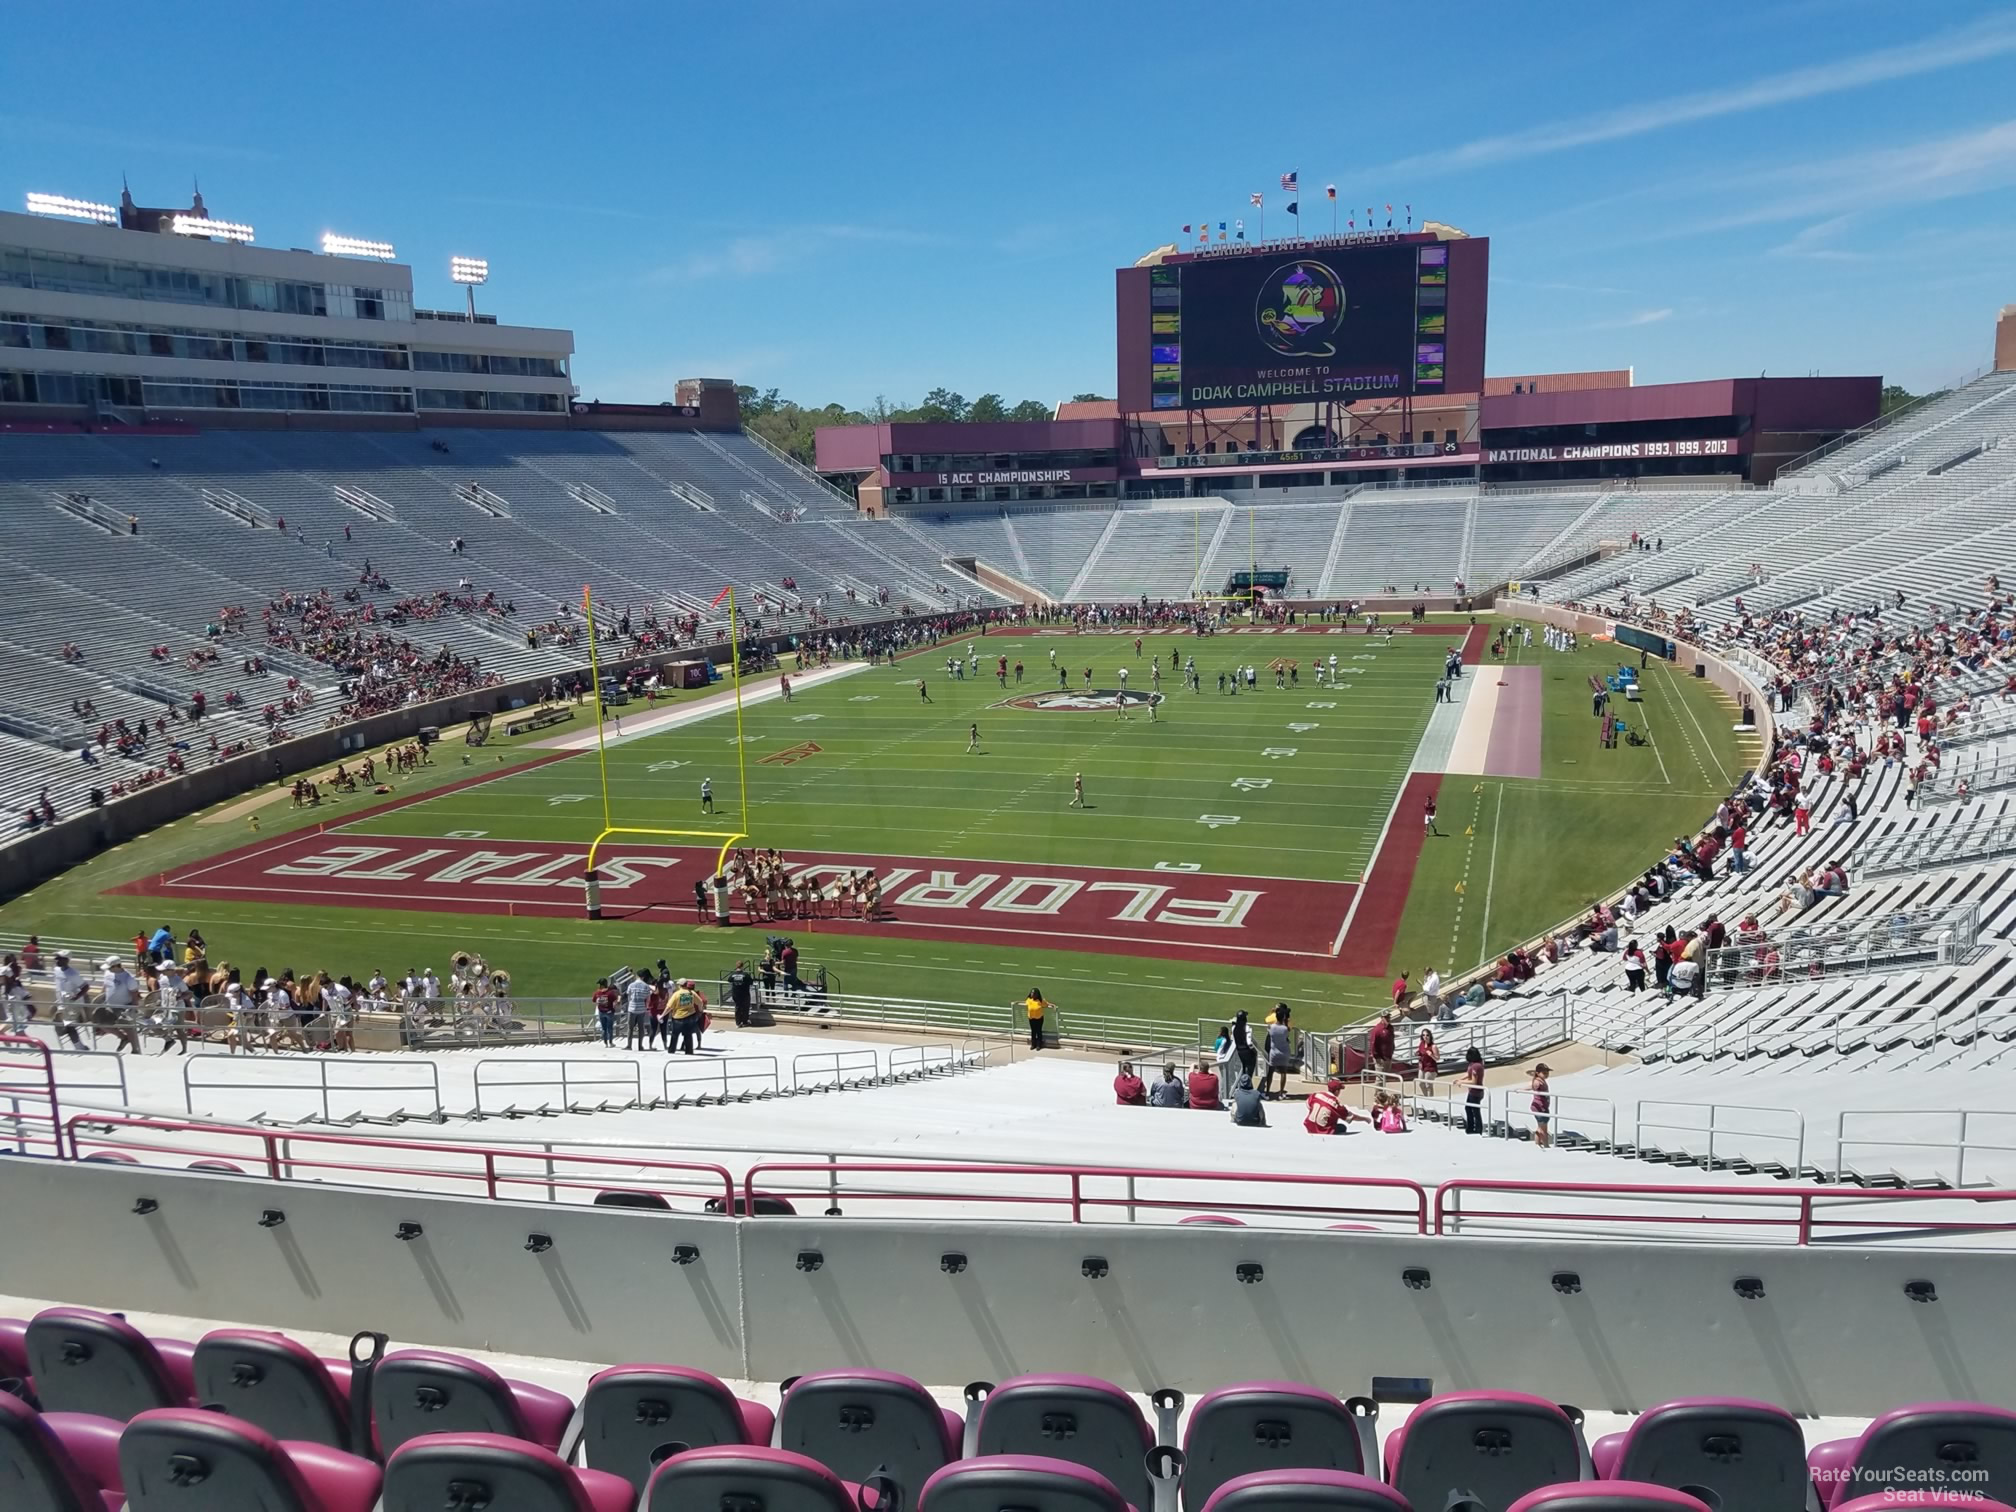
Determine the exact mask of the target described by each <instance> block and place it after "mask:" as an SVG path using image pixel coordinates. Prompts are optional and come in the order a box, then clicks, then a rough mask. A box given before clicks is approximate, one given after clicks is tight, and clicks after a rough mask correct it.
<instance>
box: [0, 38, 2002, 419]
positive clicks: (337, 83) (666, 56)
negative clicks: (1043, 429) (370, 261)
mask: <svg viewBox="0 0 2016 1512" xmlns="http://www.w3.org/2000/svg"><path fill="white" fill-rule="evenodd" d="M1270 14H1271V15H1272V17H1273V19H1272V20H1270V21H1268V22H1266V23H1265V24H1257V23H1259V22H1260V17H1259V16H1258V15H1257V14H1256V13H1254V12H1252V11H1249V10H1248V9H1246V8H1245V7H1243V6H1241V5H1238V4H1236V3H1231V0H1223V3H1219V4H1210V5H1204V4H1190V3H1164V4H1157V5H1154V6H1152V7H1151V6H1148V5H1146V4H1141V3H1128V4H1105V5H1102V4H1097V3H1092V4H1087V3H1085V0H1075V3H1054V0H1030V3H1017V4H1012V5H1010V4H994V3H984V0H965V3H962V4H958V5H944V4H908V3H902V4H897V3H886V4H885V3H877V0H867V3H865V4H860V5H855V6H845V7H843V6H841V5H838V4H813V3H810V0H779V3H776V4H771V5H764V6H722V7H704V8H703V7H699V6H686V5H680V4H655V5H645V4H636V5H629V4H599V3H593V0H591V3H587V4H577V5H574V6H571V7H568V6H554V5H552V4H548V3H542V4H537V5H534V4H521V3H518V0H493V3H491V4H488V5H482V6H477V5H447V4H439V3H427V0H422V3H417V4H416V3H410V0H409V3H405V4H396V5H395V4H381V3H357V0H350V3H343V4H338V5H334V6H306V5H298V6H297V5H275V4H272V3H270V0H267V3H262V4H257V5H253V4H217V3H208V0H181V3H178V4H175V5H172V6H171V5H161V6H151V5H150V6H143V5H140V4H138V3H131V0H114V3H112V4H110V5H100V6H88V7H86V6H74V5H73V6H30V5H25V4H21V5H13V6H10V7H8V17H7V24H6V34H5V40H4V41H0V202H4V203H6V204H7V205H8V206H9V207H10V208H12V207H16V206H18V205H19V204H20V195H21V193H22V192H23V191H26V190H29V189H38V190H44V191H50V192H56V193H65V194H71V195H76V196H80V197H84V198H91V199H110V198H113V197H115V196H116V194H117V192H118V185H119V176H120V174H121V172H122V171H124V172H125V173H127V174H129V175H130V177H131V180H132V183H133V187H134V190H135V192H136V194H137V195H138V196H139V197H140V198H141V200H142V201H143V202H153V203H167V202H170V201H172V200H174V199H175V198H176V197H177V196H178V195H179V194H182V193H185V192H186V190H187V187H188V184H189V181H190V179H191V177H192V176H194V177H197V178H200V179H201V181H202V184H203V189H204V193H205V197H206V199H207V200H208V202H209V204H210V206H211V209H212V212H213V213H215V214H218V215H222V216H226V217H229V218H232V219H238V220H248V221H251V222H253V223H254V224H255V225H256V226H257V227H258V228H259V239H260V241H261V242H263V243H268V244H273V245H280V246H312V245H314V243H315V240H316V238H317V237H318V236H319V235H320V233H321V232H322V231H323V230H325V229H335V230H339V231H342V232H345V233H348V234H352V235H358V236H366V237H373V238H382V239H389V240H391V241H393V242H395V243H396V244H397V246H398V248H399V252H400V256H401V260H402V261H409V262H411V263H412V264H413V265H414V268H415V277H416V281H417V283H418V285H419V294H420V297H421V300H422V302H423V303H436V304H444V305H445V304H450V303H451V302H453V301H454V299H455V295H456V291H455V290H454V289H453V288H452V287H451V286H450V285H449V284H448V282H447V276H446V262H447V259H448V256H449V255H450V254H451V253H456V252H467V253H475V254H479V255H484V256H487V257H489V258H490V259H491V262H492V265H493V269H494V275H493V282H492V284H491V286H490V288H489V289H488V290H486V291H484V296H483V297H484V303H485V305H486V307H487V308H488V309H490V310H493V311H495V312H496V313H498V314H499V315H500V316H501V317H502V318H504V319H506V320H513V321H520V322H525V323H531V324H551V325H565V326H569V327H571V328H573V330H574V331H575V333H576V338H577V343H578V348H579V355H578V358H577V361H576V376H577V381H578V382H579V383H580V385H581V389H582V392H583V394H584V395H586V396H588V397H591V398H603V399H612V400H614V399H624V400H647V401H648V400H657V399H661V398H666V397H669V396H670V393H671V384H672V380H674V379H675V378H679V377H686V376H693V375H702V374H704V375H708V376H726V377H733V378H736V379H739V380H741V381H744V382H750V383H756V384H759V385H762V386H765V387H769V386H775V387H778V388H780V389H782V390H783V391H784V392H785V394H787V395H788V396H791V397H794V398H798V399H801V400H804V401H807V402H814V403H817V402H824V401H826V400H828V399H835V400H839V401H841V402H843V403H847V404H854V405H860V404H865V403H866V402H868V401H869V400H871V399H872V398H874V397H875V396H876V395H878V394H882V395H887V396H889V397H890V398H891V399H893V400H899V401H902V400H913V399H915V398H916V397H917V396H918V395H920V394H921V393H922V392H923V391H924V390H925V389H927V388H930V387H932V386H934V385H938V384H944V385H946V386H948V387H951V388H955V389H958V390H960V391H961V392H963V393H966V394H968V395H969V396H970V395H973V394H977V393H981V392H984V391H988V390H993V391H998V392H1000V393H1002V394H1003V395H1005V396H1006V397H1007V398H1008V399H1009V400H1010V401H1014V400H1017V399H1021V398H1025V397H1033V398H1039V399H1044V400H1050V401H1054V400H1056V399H1058V398H1061V397H1065V396H1068V395H1069V394H1071V393H1073V392H1075V391H1079V390H1094V391H1097V392H1101V393H1111V392H1112V388H1113V326H1112V313H1111V306H1112V290H1113V285H1112V270H1113V269H1114V268H1116V267H1119V266H1122V265H1124V264H1127V263H1131V262H1132V261H1133V260H1134V259H1135V258H1136V257H1138V256H1139V255H1141V254H1142V253H1143V252H1145V251H1147V250H1149V249H1150V248H1152V247H1154V246H1156V245H1158V244H1160V243H1163V242H1166V241H1169V240H1172V239H1174V238H1175V237H1176V236H1177V232H1178V228H1179V226H1180V225H1181V224H1182V223H1183V222H1185V221H1194V220H1196V219H1197V218H1199V217H1201V216H1207V215H1208V216H1209V217H1211V218H1212V219H1214V220H1215V219H1219V218H1223V219H1227V220H1230V219H1232V218H1233V217H1235V216H1238V215H1242V214H1245V215H1247V216H1248V220H1249V226H1250V225H1251V224H1252V222H1253V217H1252V215H1251V213H1250V211H1249V210H1248V208H1247V206H1246V196H1247V195H1248V193H1250V192H1252V191H1255V190H1265V191H1268V200H1269V221H1270V227H1269V229H1270V230H1272V229H1275V228H1276V227H1277V226H1278V225H1279V224H1280V222H1279V221H1278V220H1277V219H1276V217H1277V216H1278V215H1279V207H1280V205H1281V204H1282V202H1283V200H1284V198H1285V197H1284V196H1282V195H1281V194H1280V193H1279V189H1278V179H1279V176H1280V174H1281V173H1282V172H1284V171H1286V170H1288V169H1291V168H1293V169H1297V170H1299V172H1300V174H1301V177H1302V184H1303V194H1304V198H1305V200H1306V201H1312V202H1314V203H1315V204H1317V205H1319V206H1320V205H1321V204H1322V200H1321V195H1322V186H1323V185H1324V184H1325V183H1326V182H1335V183H1336V184H1337V185H1338V186H1339V196H1340V200H1341V201H1342V202H1343V203H1345V204H1347V205H1348V204H1353V203H1355V204H1357V205H1359V206H1363V205H1365V204H1372V203H1376V204H1381V205H1383V204H1384V203H1385V202H1387V201H1389V200H1390V201H1392V202H1393V203H1394V204H1395V205H1396V206H1397V205H1400V204H1402V203H1408V202H1411V203H1412V205H1413V207H1414V212H1415V215H1416V217H1417V218H1426V217H1432V218H1434V219H1437V220H1443V221H1447V222H1449V223H1451V224H1453V225H1457V226H1460V227H1463V228H1464V229H1465V230H1468V231H1470V232H1471V233H1473V234H1484V235H1489V236H1490V237H1491V238H1492V274H1493V278H1492V289H1491V330H1490V347H1489V367H1490V370H1491V371H1492V372H1494V373H1517V372H1536V371H1539V372H1544V371H1549V370H1556V369H1567V368H1600V367H1623V366H1635V368H1636V369H1637V376H1638V381H1639V382H1641V383H1651V382H1665V381H1674V380H1681V379H1690V378H1711V377H1726V376H1732V375H1734V376H1741V375H1748V374H1754V373H1758V372H1765V371H1768V372H1770V373H1773V374H1799V373H1805V372H1809V371H1816V370H1817V371H1819V372H1823V373H1872V372H1873V373H1881V374H1883V375H1884V376H1885V377H1887V378H1889V379H1891V380H1893V381H1899V382H1903V383H1905V384H1907V385H1910V386H1912V387H1914V388H1922V387H1925V386H1929V385H1932V384H1937V383H1942V382H1946V381H1950V380H1952V379H1954V378H1957V377H1959V376H1961V375H1963V374H1965V373H1968V372H1970V371H1972V370H1973V369H1975V368H1977V367H1979V366H1981V365H1982V364H1983V363H1985V362H1986V361H1987V360H1988V356H1989V350H1990V341H1991V332H1992V327H1993V323H1994V318H1995V314H1996V311H1997V310H1998V309H1999V308H2000V306H2001V305H2002V304H2004V303H2006V302H2010V301H2012V300H2016V6H2011V5H2009V4H2006V3H2005V4H2000V5H1992V4H1965V3H1945V0H1927V3H1924V4H1921V5H1904V6H1899V5H1896V4H1894V3H1878V0H1867V3H1865V0H1758V3H1754V4H1743V5H1738V4H1733V3H1724V4H1717V3H1713V0H1710V3H1707V4H1702V3H1699V0H1696V3H1693V4H1688V5H1665V4H1653V3H1633V4H1629V5H1621V6H1620V5H1616V4H1614V3H1603V4H1596V3H1586V4H1585V3H1581V0H1554V3H1547V4H1541V3H1538V0H1534V3H1528V4H1520V5H1504V4H1494V5H1484V4H1476V5H1471V4H1466V3H1460V0H1445V3H1444V4H1441V5H1439V6H1432V7H1427V8H1418V7H1417V8H1414V9H1411V10H1409V9H1403V10H1400V11H1387V12H1379V13H1374V14H1373V16H1372V19H1371V20H1370V22H1369V23H1368V24H1364V25H1359V24H1356V23H1355V21H1354V13H1353V12H1352V11H1351V10H1350V9H1349V8H1347V7H1319V8H1318V10H1317V11H1316V12H1314V13H1311V16H1310V18H1309V22H1308V28H1307V29H1305V28H1304V27H1303V26H1302V25H1301V24H1287V23H1286V22H1285V21H1284V19H1283V13H1279V12H1274V13H1270ZM1382 213H1383V212H1382ZM1318 215H1319V216H1320V218H1321V219H1322V220H1324V221H1327V210H1319V212H1318ZM1305 224H1309V221H1307V220H1305Z"/></svg>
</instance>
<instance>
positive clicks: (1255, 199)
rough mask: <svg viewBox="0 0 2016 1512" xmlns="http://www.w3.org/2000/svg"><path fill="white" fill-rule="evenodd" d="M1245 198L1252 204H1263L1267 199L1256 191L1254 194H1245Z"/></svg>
mask: <svg viewBox="0 0 2016 1512" xmlns="http://www.w3.org/2000/svg"><path fill="white" fill-rule="evenodd" d="M1246 199H1247V202H1248V203H1249V204H1254V205H1264V204H1266V203H1267V201H1266V199H1265V197H1263V196H1262V195H1260V194H1258V193H1255V194H1249V195H1247V196H1246Z"/></svg>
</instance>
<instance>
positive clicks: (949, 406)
mask: <svg viewBox="0 0 2016 1512" xmlns="http://www.w3.org/2000/svg"><path fill="white" fill-rule="evenodd" d="M966 409H967V405H966V398H965V396H964V395H963V394H956V393H954V392H953V391H952V390H951V389H946V388H934V389H933V390H931V392H930V393H928V394H926V395H925V396H924V398H923V401H922V402H921V403H920V404H919V405H918V406H917V408H916V409H915V410H914V411H913V412H912V413H911V415H910V416H909V418H911V419H916V420H922V421H926V422H934V423H939V424H943V423H945V422H947V421H950V422H951V423H953V424H955V425H956V424H957V423H958V422H960V421H961V420H964V419H965V418H966Z"/></svg>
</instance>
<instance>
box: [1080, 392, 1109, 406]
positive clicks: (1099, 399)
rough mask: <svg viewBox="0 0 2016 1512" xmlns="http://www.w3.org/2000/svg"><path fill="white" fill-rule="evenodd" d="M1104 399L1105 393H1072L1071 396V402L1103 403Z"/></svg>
mask: <svg viewBox="0 0 2016 1512" xmlns="http://www.w3.org/2000/svg"><path fill="white" fill-rule="evenodd" d="M1105 401H1106V395H1104V394H1073V395H1072V396H1071V402H1072V403H1073V404H1103V403H1104V402H1105Z"/></svg>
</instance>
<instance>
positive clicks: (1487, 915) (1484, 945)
mask: <svg viewBox="0 0 2016 1512" xmlns="http://www.w3.org/2000/svg"><path fill="white" fill-rule="evenodd" d="M1504 822H1505V784H1504V783H1502V782H1501V783H1499V784H1498V808H1497V812H1495V813H1494V814H1493V815H1492V816H1491V866H1490V869H1489V870H1488V871H1487V872H1486V873H1485V876H1484V928H1483V931H1482V936H1481V938H1480V939H1479V940H1478V942H1477V954H1478V958H1479V959H1480V960H1481V959H1482V958H1483V957H1484V956H1486V955H1488V954H1489V953H1490V949H1491V894H1492V892H1493V890H1495V889H1496V888H1497V886H1498V827H1499V825H1501V824H1503V823H1504Z"/></svg>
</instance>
